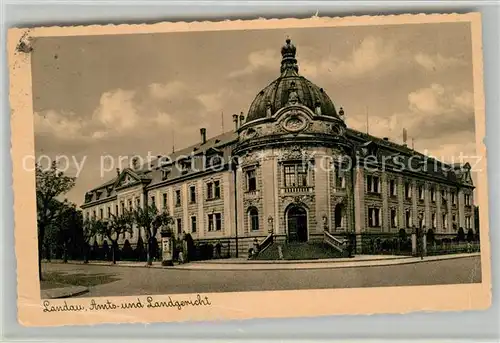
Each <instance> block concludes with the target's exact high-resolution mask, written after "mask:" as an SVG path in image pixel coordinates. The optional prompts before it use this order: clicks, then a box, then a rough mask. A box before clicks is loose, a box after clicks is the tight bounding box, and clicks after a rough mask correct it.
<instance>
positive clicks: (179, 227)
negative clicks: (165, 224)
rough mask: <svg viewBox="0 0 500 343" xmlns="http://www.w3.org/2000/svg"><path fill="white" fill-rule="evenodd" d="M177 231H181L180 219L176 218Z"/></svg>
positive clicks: (179, 232)
mask: <svg viewBox="0 0 500 343" xmlns="http://www.w3.org/2000/svg"><path fill="white" fill-rule="evenodd" d="M177 233H178V234H179V235H180V234H181V233H182V219H181V218H177Z"/></svg>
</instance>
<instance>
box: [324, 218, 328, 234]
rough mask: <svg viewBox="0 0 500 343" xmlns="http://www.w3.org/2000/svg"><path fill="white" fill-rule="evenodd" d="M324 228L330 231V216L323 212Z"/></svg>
mask: <svg viewBox="0 0 500 343" xmlns="http://www.w3.org/2000/svg"><path fill="white" fill-rule="evenodd" d="M323 230H324V231H328V217H327V216H326V214H323Z"/></svg>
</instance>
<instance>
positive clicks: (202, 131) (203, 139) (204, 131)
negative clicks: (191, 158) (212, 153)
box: [200, 127, 207, 144]
mask: <svg viewBox="0 0 500 343" xmlns="http://www.w3.org/2000/svg"><path fill="white" fill-rule="evenodd" d="M200 134H201V144H205V143H206V142H207V129H205V128H204V127H202V128H201V129H200Z"/></svg>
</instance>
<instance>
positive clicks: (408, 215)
mask: <svg viewBox="0 0 500 343" xmlns="http://www.w3.org/2000/svg"><path fill="white" fill-rule="evenodd" d="M405 224H406V227H407V228H410V227H411V211H410V210H406V212H405Z"/></svg>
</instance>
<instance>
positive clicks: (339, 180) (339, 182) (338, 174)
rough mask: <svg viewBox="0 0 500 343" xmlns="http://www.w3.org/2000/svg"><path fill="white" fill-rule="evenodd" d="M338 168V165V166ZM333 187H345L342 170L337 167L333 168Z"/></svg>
mask: <svg viewBox="0 0 500 343" xmlns="http://www.w3.org/2000/svg"><path fill="white" fill-rule="evenodd" d="M338 168H340V167H338ZM335 187H336V188H345V178H344V175H343V172H342V171H341V170H339V169H335Z"/></svg>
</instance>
